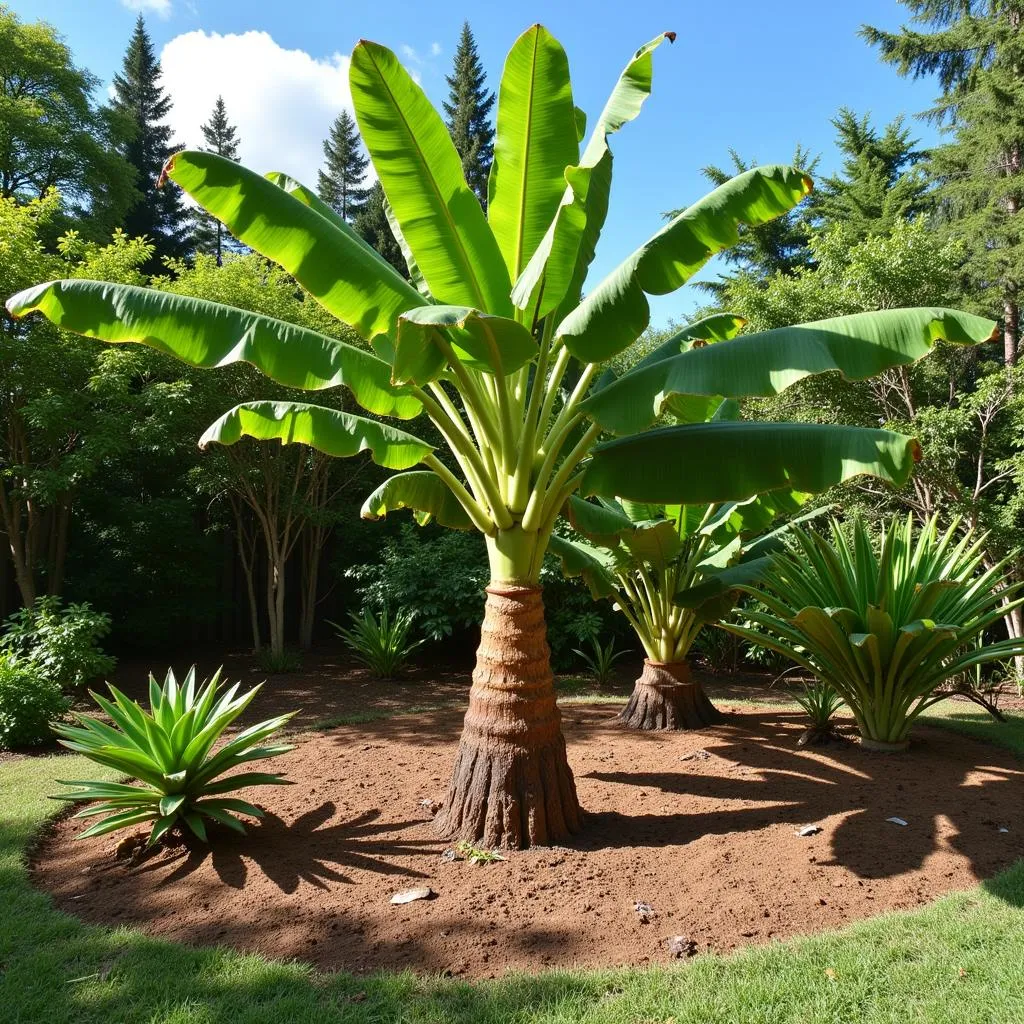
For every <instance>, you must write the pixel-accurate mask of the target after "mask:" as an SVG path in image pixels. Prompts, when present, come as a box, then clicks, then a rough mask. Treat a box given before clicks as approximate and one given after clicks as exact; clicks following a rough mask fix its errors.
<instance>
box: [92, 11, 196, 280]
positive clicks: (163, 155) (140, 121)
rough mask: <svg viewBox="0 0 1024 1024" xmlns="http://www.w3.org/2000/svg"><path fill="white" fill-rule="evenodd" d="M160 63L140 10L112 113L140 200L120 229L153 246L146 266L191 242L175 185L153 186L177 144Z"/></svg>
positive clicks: (151, 266)
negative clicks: (168, 186)
mask: <svg viewBox="0 0 1024 1024" xmlns="http://www.w3.org/2000/svg"><path fill="white" fill-rule="evenodd" d="M161 74H162V72H161V69H160V62H159V61H158V60H157V59H156V55H155V53H154V52H153V43H152V40H151V39H150V38H149V33H148V32H147V31H146V23H145V21H144V20H143V18H142V15H141V14H140V15H139V17H138V20H137V21H136V22H135V30H134V32H133V33H132V37H131V40H130V41H129V43H128V50H127V52H126V53H125V56H124V62H123V64H122V66H121V72H120V74H117V75H115V76H114V98H113V101H112V103H111V109H112V113H113V116H114V117H115V118H116V120H117V122H118V123H119V125H120V126H121V132H122V133H123V134H122V138H121V140H120V146H119V149H120V150H121V155H122V156H123V157H124V158H125V159H126V160H127V161H128V163H129V164H131V166H132V167H133V168H134V170H135V187H136V189H137V190H138V192H139V196H140V198H139V200H138V201H137V202H136V203H135V204H134V205H133V206H132V207H131V208H130V209H129V210H128V212H127V215H126V216H125V221H124V225H123V227H124V230H125V232H126V233H127V234H128V235H131V236H138V235H145V236H146V237H147V238H148V239H149V240H150V241H151V242H152V243H153V245H154V247H155V251H154V255H153V259H152V260H151V262H150V264H149V265H148V266H147V268H146V269H147V270H150V271H156V270H159V269H161V268H162V266H163V258H164V257H167V256H182V255H184V254H185V253H186V252H187V250H188V248H189V245H190V242H191V239H190V225H191V217H190V216H189V214H188V211H187V210H186V209H185V207H184V204H183V203H182V192H181V190H180V189H176V188H157V180H158V178H159V176H160V171H161V170H162V168H163V165H164V163H165V162H166V161H167V158H168V157H169V156H170V155H171V153H172V152H173V151H174V150H175V149H176V148H178V147H176V146H175V145H174V144H173V143H172V142H171V129H170V126H169V125H167V124H166V118H167V115H168V113H170V110H171V99H170V97H169V96H168V95H167V94H166V92H165V91H164V89H163V86H161V85H160V77H161Z"/></svg>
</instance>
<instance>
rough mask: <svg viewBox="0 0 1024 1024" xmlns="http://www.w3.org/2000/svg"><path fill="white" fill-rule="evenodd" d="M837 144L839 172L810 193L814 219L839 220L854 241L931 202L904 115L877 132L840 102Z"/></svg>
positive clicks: (920, 155) (884, 231) (887, 228)
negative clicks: (839, 156)
mask: <svg viewBox="0 0 1024 1024" xmlns="http://www.w3.org/2000/svg"><path fill="white" fill-rule="evenodd" d="M832 124H833V125H834V126H835V129H836V133H837V136H836V145H837V147H838V148H839V151H840V153H842V154H843V156H844V157H845V159H844V161H843V169H842V171H841V173H839V174H834V175H831V176H829V177H827V178H824V179H822V180H820V181H818V182H817V183H816V185H815V189H814V192H812V193H811V197H810V202H809V210H810V214H811V217H812V219H814V220H815V221H816V222H818V223H820V224H822V225H823V226H828V225H830V224H834V223H835V224H838V223H841V224H842V225H843V226H844V228H845V230H846V232H847V236H848V237H849V238H850V240H851V241H853V242H860V241H863V239H865V238H866V237H867V236H868V235H871V234H888V233H889V232H890V231H891V230H892V229H893V228H894V227H895V226H896V225H897V224H898V223H900V222H901V221H905V220H909V219H910V218H912V217H915V216H917V215H918V214H921V213H923V212H924V211H925V210H926V209H927V208H928V206H929V205H930V197H929V195H928V192H929V181H928V179H927V177H926V176H925V175H924V173H923V172H922V170H921V167H920V162H921V160H922V159H923V158H924V156H925V154H924V153H922V152H919V151H918V150H916V149H915V146H916V145H917V140H916V139H912V138H911V137H910V131H909V130H908V129H907V128H906V127H905V126H904V124H903V118H902V117H898V118H896V120H894V121H892V122H891V123H890V124H888V125H886V126H885V129H884V130H883V131H882V132H881V134H879V132H878V131H877V129H875V128H874V127H873V126H872V124H871V120H870V118H869V117H868V116H867V115H866V114H865V115H863V116H861V117H858V116H857V115H856V114H854V112H853V111H852V110H850V109H849V108H848V107H842V108H841V109H840V111H839V113H838V115H837V116H836V117H834V118H833V119H832Z"/></svg>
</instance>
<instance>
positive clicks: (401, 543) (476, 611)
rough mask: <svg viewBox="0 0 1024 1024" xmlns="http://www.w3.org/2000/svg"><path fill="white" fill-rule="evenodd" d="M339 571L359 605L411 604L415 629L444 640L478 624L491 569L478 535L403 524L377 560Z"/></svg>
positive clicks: (395, 606)
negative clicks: (351, 587) (354, 594)
mask: <svg viewBox="0 0 1024 1024" xmlns="http://www.w3.org/2000/svg"><path fill="white" fill-rule="evenodd" d="M343 575H344V576H345V577H346V578H347V579H349V580H351V581H352V582H353V583H354V584H355V590H356V594H357V597H358V600H359V603H360V604H361V605H363V606H364V607H368V608H372V609H373V610H375V611H377V612H382V611H383V610H384V609H385V608H414V609H415V610H416V627H417V629H418V630H419V631H420V633H421V635H422V636H424V637H427V638H428V639H430V640H443V639H445V638H446V637H450V636H452V635H453V634H454V633H457V632H459V631H461V630H464V629H469V628H471V627H473V626H479V625H480V622H481V621H482V620H483V614H484V587H485V586H487V581H488V578H489V575H490V573H489V568H488V565H487V550H486V548H485V547H484V542H483V538H482V537H480V536H479V535H478V534H476V533H463V532H460V531H455V530H444V531H435V530H431V529H429V528H423V527H418V526H413V525H412V524H410V523H404V524H403V525H402V529H401V532H400V533H399V534H398V536H397V537H395V538H393V539H391V540H389V541H387V543H385V544H384V546H383V548H382V549H381V552H380V558H379V560H378V561H376V562H368V563H364V564H362V565H354V566H351V567H350V568H348V569H346V570H345V571H344V573H343Z"/></svg>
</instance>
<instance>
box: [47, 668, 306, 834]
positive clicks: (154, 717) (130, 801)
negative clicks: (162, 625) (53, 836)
mask: <svg viewBox="0 0 1024 1024" xmlns="http://www.w3.org/2000/svg"><path fill="white" fill-rule="evenodd" d="M219 684H220V671H219V670H218V671H217V672H216V673H215V674H214V676H213V678H211V679H210V681H209V682H208V683H205V684H200V685H199V686H198V687H197V685H196V670H195V667H193V668H191V669H189V672H188V675H187V676H186V677H185V680H184V682H183V683H182V684H181V685H180V686H179V685H178V681H177V680H176V679H175V677H174V672H173V671H171V670H170V669H168V671H167V676H166V678H165V680H164V683H163V686H160V685H159V684H158V683H157V681H156V680H155V679H154V678H153V676H150V677H149V699H150V710H149V711H146V710H144V709H143V708H142V707H141V706H140V705H139V704H138V703H137V702H136V701H133V700H131V699H130V698H129V697H126V696H125V695H124V694H123V693H122V692H121V691H120V690H118V689H117V687H115V686H112V685H111V684H109V683H108V684H107V686H108V688H109V689H110V694H111V697H112V698H113V700H107V699H105V698H104V697H101V696H100V695H99V694H96V693H94V694H92V696H93V698H94V699H95V701H96V703H97V704H99V706H100V707H101V708H102V709H103V710H104V711H105V712H106V713H107V715H108V716H109V717H110V720H111V723H112V724H111V725H108V724H107V723H105V722H101V721H100V720H99V719H97V718H93V717H92V716H91V715H84V714H76V715H75V716H74V717H75V720H76V721H77V723H78V724H77V725H57V726H54V731H55V732H56V733H57V735H58V736H59V737H60V742H61V743H62V744H63V745H64V746H65V747H67V748H68V749H69V750H74V751H76V752H77V753H79V754H84V755H85V756H86V757H87V758H89V760H90V761H95V762H96V763H97V764H102V765H105V766H106V767H108V768H113V769H115V770H116V771H118V772H120V773H121V774H123V775H127V776H129V777H131V778H133V779H137V780H138V782H137V783H126V782H102V781H96V780H68V781H65V780H63V779H60V780H58V781H59V782H60V784H61V785H62V786H71V787H73V792H71V793H67V794H62V795H60V796H57V797H55V798H54V799H56V800H74V801H84V800H88V801H98V802H96V803H93V804H92V805H91V806H89V807H86V808H85V809H84V810H82V811H79V812H78V814H77V815H76V817H78V818H91V817H97V816H99V815H105V817H103V818H102V819H101V820H100V821H98V822H96V824H94V825H92V826H91V827H90V828H87V829H86V830H85V831H84V832H83V833H82V834H81V835H80V836H79V837H78V838H79V839H85V838H87V837H88V836H101V835H104V834H105V833H107V832H114V831H116V830H117V829H121V828H133V827H135V826H137V825H144V824H149V823H150V822H152V829H151V831H150V834H149V843H148V845H150V846H152V845H153V844H154V843H155V842H157V840H159V839H160V838H161V837H162V836H164V835H166V833H167V832H168V831H170V829H172V828H173V827H174V826H179V827H181V828H182V829H184V828H187V829H188V830H189V831H191V832H192V833H193V834H194V835H196V836H197V837H198V838H199V839H201V840H202V841H203V842H207V841H208V840H207V832H206V823H205V821H204V819H207V820H210V821H215V822H219V823H220V824H222V825H227V826H228V827H229V828H233V829H235V830H236V831H238V832H243V833H244V832H245V826H244V825H243V824H242V823H241V821H239V819H238V818H237V817H235V815H236V814H247V815H249V816H251V817H254V818H261V817H262V816H263V812H262V811H261V810H260V809H259V808H258V807H256V806H254V805H253V804H251V803H249V802H248V801H247V800H240V799H238V798H236V797H229V796H225V795H224V794H226V793H233V792H234V791H236V790H239V789H243V788H247V787H249V786H267V785H275V786H280V785H290V783H289V782H288V781H287V780H286V779H284V778H283V777H282V776H281V775H278V774H268V773H266V772H240V773H238V774H236V775H227V774H226V773H227V772H230V771H231V770H232V769H234V768H238V767H239V766H240V765H242V764H245V763H247V762H249V761H256V760H261V759H263V758H267V757H276V756H277V755H279V754H284V753H286V752H287V751H289V750H292V749H294V748H293V747H292V746H291V745H290V744H287V743H278V744H274V745H273V746H261V745H260V744H262V743H263V741H264V740H266V739H267V738H268V737H269V736H270V735H271V734H272V733H274V732H276V731H277V730H278V729H280V728H281V727H282V726H283V725H284V724H285V723H286V722H287V721H288V719H290V718H291V717H292V715H293V714H294V712H292V713H291V714H287V715H278V716H277V717H276V718H271V719H269V720H268V721H266V722H260V723H258V724H257V725H251V726H249V727H248V728H247V729H243V730H242V731H241V732H239V733H238V735H237V736H234V737H233V738H231V739H229V740H228V741H227V742H226V743H225V744H224V745H223V746H221V747H220V748H219V749H218V750H216V752H215V751H214V747H216V746H217V744H218V742H219V741H220V740H221V739H222V737H223V736H224V733H225V730H226V729H227V728H228V726H229V725H231V723H232V722H233V721H235V719H236V718H238V716H239V715H240V714H241V713H242V712H243V711H244V710H245V709H246V708H247V707H248V706H249V704H250V703H252V700H253V698H254V697H255V696H256V694H257V693H258V692H259V690H260V687H259V686H256V687H254V688H253V689H251V690H250V691H249V692H248V693H243V694H242V695H241V696H238V689H239V686H240V685H241V684H240V683H235V684H234V685H233V686H229V687H227V688H226V689H224V688H221V687H220V685H219Z"/></svg>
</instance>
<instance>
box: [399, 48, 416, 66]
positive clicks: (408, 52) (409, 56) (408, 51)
mask: <svg viewBox="0 0 1024 1024" xmlns="http://www.w3.org/2000/svg"><path fill="white" fill-rule="evenodd" d="M399 50H401V51H402V56H403V57H405V59H406V60H412V61H415V62H416V63H417V64H419V63H420V59H421V58H420V55H419V54H418V53H417V52H416V50H415V49H414V48H413V47H411V46H410V45H409V44H408V43H402V45H401V46H400V47H399Z"/></svg>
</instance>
